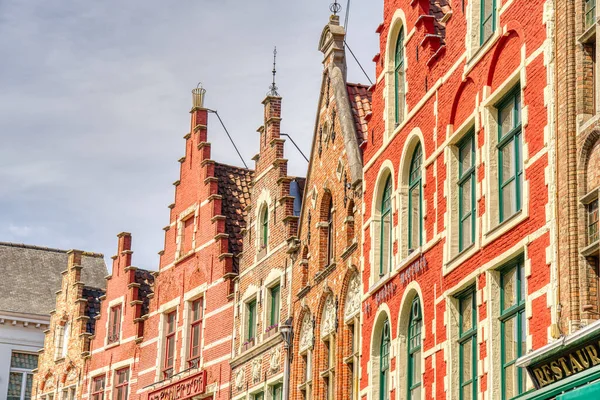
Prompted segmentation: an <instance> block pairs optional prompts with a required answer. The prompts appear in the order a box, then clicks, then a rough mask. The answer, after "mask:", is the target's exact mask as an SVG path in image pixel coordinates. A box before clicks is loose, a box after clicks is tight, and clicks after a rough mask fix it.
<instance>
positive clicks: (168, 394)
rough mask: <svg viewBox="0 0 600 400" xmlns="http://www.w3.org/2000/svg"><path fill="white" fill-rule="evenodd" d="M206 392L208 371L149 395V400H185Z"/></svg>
mask: <svg viewBox="0 0 600 400" xmlns="http://www.w3.org/2000/svg"><path fill="white" fill-rule="evenodd" d="M205 390H206V371H200V372H199V373H197V374H194V375H191V376H188V377H187V378H183V379H181V380H179V381H177V382H175V383H171V384H169V385H167V386H164V387H162V388H160V389H157V390H155V391H153V392H150V394H149V395H148V400H185V399H190V398H192V397H194V396H197V395H199V394H202V393H204V391H205Z"/></svg>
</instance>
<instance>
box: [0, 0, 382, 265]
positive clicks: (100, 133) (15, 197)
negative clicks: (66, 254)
mask: <svg viewBox="0 0 600 400" xmlns="http://www.w3.org/2000/svg"><path fill="white" fill-rule="evenodd" d="M331 2H332V0H302V1H290V0H287V1H282V0H254V1H252V2H242V1H240V0H176V1H175V0H171V1H165V0H143V1H142V0H128V1H122V0H102V1H80V0H61V1H47V0H1V1H0V54H1V55H2V57H1V61H0V139H1V145H0V210H2V211H0V241H3V242H16V243H26V244H32V245H38V246H46V247H55V248H60V249H72V248H76V249H81V250H86V251H93V252H99V253H103V254H104V255H105V258H106V260H107V266H108V267H109V268H110V267H111V265H110V256H112V255H114V254H115V253H116V250H117V248H116V246H117V238H116V235H117V234H118V233H119V232H123V231H126V232H131V233H132V235H133V250H134V255H133V264H134V265H136V266H138V267H141V268H146V269H152V270H156V269H158V261H159V258H158V254H157V253H158V252H159V251H160V250H162V248H163V245H164V232H163V230H162V227H164V226H165V225H167V224H168V223H169V209H168V208H167V206H168V205H169V204H170V203H172V202H173V199H174V186H173V185H172V183H173V182H174V181H176V180H177V179H179V163H178V161H177V160H178V159H179V158H180V157H181V156H183V153H184V150H185V148H184V139H183V136H184V135H185V134H186V133H187V132H188V131H189V127H190V120H189V118H190V115H189V110H190V108H191V89H193V88H194V87H196V85H197V84H198V82H202V83H203V86H204V88H206V90H207V94H206V101H205V105H206V106H207V107H208V108H212V109H216V110H217V111H218V112H219V114H220V115H221V117H222V119H223V122H224V123H225V125H226V126H227V128H228V130H229V132H230V133H231V135H232V137H233V139H234V141H235V142H236V144H237V145H238V147H239V149H240V151H241V153H242V156H243V158H244V159H245V161H246V163H247V164H248V165H249V166H250V167H253V164H254V163H253V162H252V161H251V157H252V156H253V155H254V154H255V153H256V152H257V150H258V133H257V132H256V129H257V128H258V127H259V126H260V125H261V124H262V123H263V121H262V116H263V114H262V110H263V109H262V107H263V106H262V104H261V101H262V100H263V99H264V97H265V95H266V93H267V92H268V89H269V85H270V83H271V78H272V76H271V69H272V63H273V59H272V57H273V55H272V52H273V47H274V46H277V52H278V58H277V70H278V73H277V86H278V87H279V94H280V95H281V96H282V97H283V106H282V117H283V120H282V131H283V132H286V133H289V134H290V135H291V136H292V137H293V138H294V140H295V141H296V142H297V143H298V144H299V145H300V147H301V148H302V150H303V151H304V153H305V154H306V155H307V156H308V155H309V153H310V145H311V141H312V134H313V129H314V122H315V115H316V110H317V100H318V95H319V85H320V79H321V73H322V64H321V61H322V59H323V56H322V54H321V53H320V52H319V51H318V43H319V38H320V35H321V32H322V29H323V27H324V26H325V24H326V23H327V21H328V18H329V15H330V11H329V5H330V3H331ZM346 2H347V0H342V1H340V3H341V4H342V6H343V11H342V15H341V19H342V21H344V19H345V15H344V13H345V10H346V8H347V3H346ZM382 4H383V0H354V1H353V2H351V3H350V14H349V19H348V35H347V42H348V45H349V47H350V48H351V49H352V51H353V52H354V53H355V55H356V57H357V58H358V60H359V61H360V62H361V64H362V65H363V67H364V68H365V70H366V71H367V74H369V76H370V78H371V80H373V79H374V64H373V62H372V61H371V60H372V58H373V56H374V55H375V54H377V53H378V52H379V45H378V36H377V34H376V33H375V29H376V28H377V26H378V25H379V23H380V22H381V20H382V7H383V6H382ZM347 62H348V80H349V81H351V82H357V83H363V84H368V83H369V82H368V80H367V78H366V77H365V75H364V74H363V72H362V71H361V70H360V69H359V68H358V65H357V63H356V62H355V61H354V60H353V59H352V57H351V56H350V55H349V54H348V61H347ZM208 135H209V141H210V142H211V143H212V158H213V159H214V160H217V161H219V162H224V163H229V164H234V165H242V163H241V160H240V159H239V157H238V156H237V154H236V153H235V151H234V149H233V147H232V145H231V143H230V142H229V140H228V138H227V136H226V135H225V133H224V131H223V130H222V128H221V127H220V125H219V123H218V120H217V119H216V118H215V117H214V116H212V117H209V131H208ZM286 157H287V158H288V159H289V160H290V161H289V168H288V169H289V173H290V174H291V175H296V176H305V175H306V169H307V163H306V161H305V160H304V159H303V158H302V156H301V155H300V154H299V153H298V152H297V151H296V150H295V149H294V148H293V146H292V145H291V143H289V142H288V143H286Z"/></svg>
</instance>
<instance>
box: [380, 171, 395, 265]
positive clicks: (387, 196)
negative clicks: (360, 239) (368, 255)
mask: <svg viewBox="0 0 600 400" xmlns="http://www.w3.org/2000/svg"><path fill="white" fill-rule="evenodd" d="M380 224H381V227H380V230H381V232H380V248H379V253H380V255H379V276H383V275H385V274H387V273H388V272H389V271H390V270H391V266H392V177H391V176H388V178H387V180H386V181H385V187H384V189H383V195H382V196H381V221H380Z"/></svg>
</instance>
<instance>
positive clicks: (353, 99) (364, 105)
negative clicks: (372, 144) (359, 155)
mask: <svg viewBox="0 0 600 400" xmlns="http://www.w3.org/2000/svg"><path fill="white" fill-rule="evenodd" d="M346 87H347V88H348V96H349V97H350V106H351V107H352V115H353V116H354V124H355V125H356V138H357V139H358V144H359V145H360V144H361V143H362V142H363V141H365V140H367V138H368V136H369V129H368V127H367V121H366V120H365V116H366V115H367V114H368V113H370V112H371V99H372V95H371V92H369V87H368V86H365V85H361V84H360V83H349V82H348V83H346Z"/></svg>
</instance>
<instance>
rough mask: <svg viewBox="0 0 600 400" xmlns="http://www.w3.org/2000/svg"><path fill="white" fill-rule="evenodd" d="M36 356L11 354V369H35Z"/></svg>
mask: <svg viewBox="0 0 600 400" xmlns="http://www.w3.org/2000/svg"><path fill="white" fill-rule="evenodd" d="M37 361H38V358H37V355H35V354H26V353H13V354H12V357H11V359H10V367H11V368H23V369H36V368H37Z"/></svg>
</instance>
